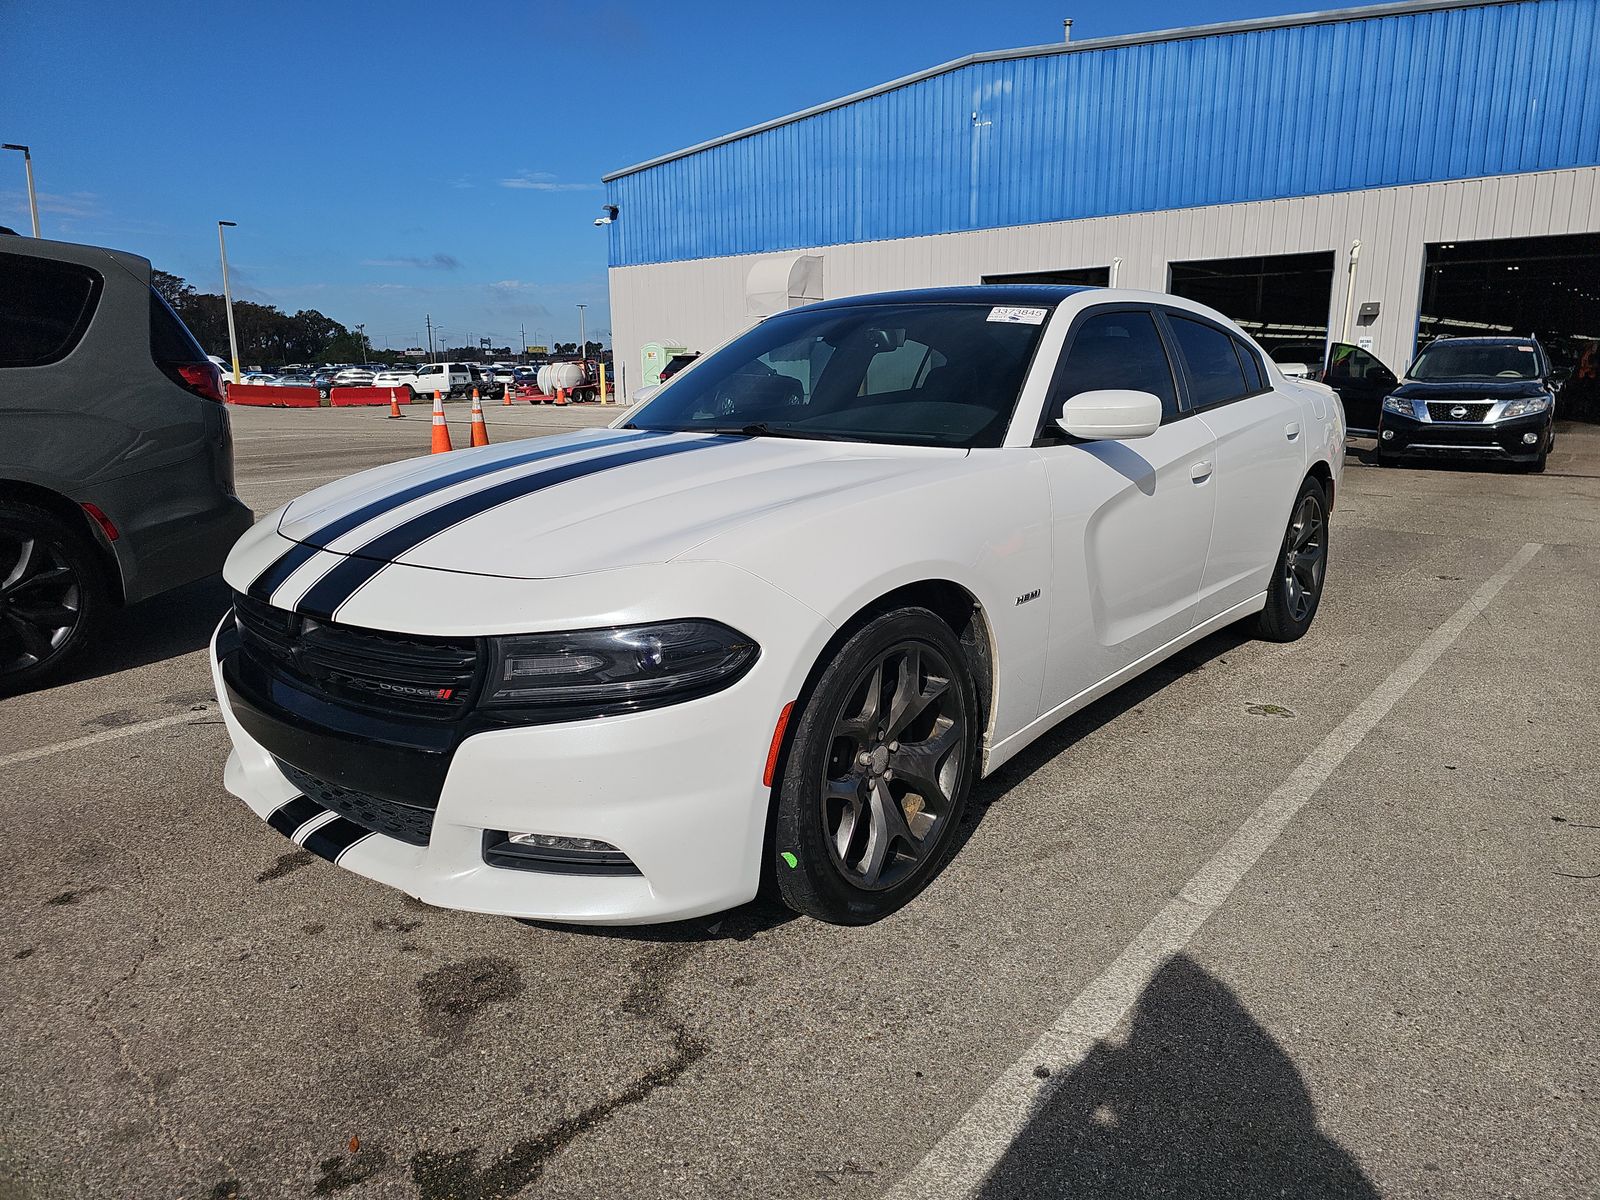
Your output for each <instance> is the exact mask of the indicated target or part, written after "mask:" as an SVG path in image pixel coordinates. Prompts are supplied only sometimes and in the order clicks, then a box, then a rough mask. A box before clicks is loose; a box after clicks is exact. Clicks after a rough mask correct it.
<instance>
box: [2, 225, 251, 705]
mask: <svg viewBox="0 0 1600 1200" xmlns="http://www.w3.org/2000/svg"><path fill="white" fill-rule="evenodd" d="M150 282H151V274H150V262H149V260H148V259H144V258H140V257H138V256H137V255H133V254H124V253H123V252H122V251H120V250H105V249H101V248H100V247H98V246H79V245H73V244H70V243H67V242H51V241H44V240H42V239H39V238H23V237H13V236H0V695H4V694H6V693H8V692H13V691H17V690H20V689H21V688H24V687H29V686H32V685H34V684H36V683H40V682H42V681H43V680H44V679H45V678H46V677H48V676H49V675H51V674H52V673H53V672H55V671H57V670H58V669H60V667H61V666H62V665H63V664H64V663H65V662H67V661H68V659H70V658H71V657H72V656H73V655H74V654H75V653H76V652H77V651H79V650H80V649H81V648H82V647H83V646H84V645H85V644H86V643H88V642H89V641H91V640H92V638H93V636H94V632H95V629H96V627H97V626H98V625H99V624H100V622H101V620H102V618H103V617H104V616H105V613H106V610H107V609H108V608H109V607H111V606H113V605H119V604H132V603H134V602H135V601H138V600H143V599H145V598H146V597H149V596H154V595H157V594H159V593H161V592H165V591H168V590H170V589H172V588H175V587H178V586H180V585H182V584H185V583H189V582H191V581H193V580H196V579H199V578H202V577H203V576H206V575H212V574H215V573H216V572H217V571H220V570H221V569H222V560H223V559H224V558H225V557H227V553H228V550H229V548H230V547H231V546H232V545H233V543H234V541H235V539H237V538H238V536H239V535H240V534H241V533H243V532H244V531H245V530H246V529H248V528H249V526H250V521H251V516H250V510H249V509H248V508H246V507H245V506H244V505H243V504H241V503H240V502H239V499H238V497H236V496H235V495H234V492H233V442H232V439H231V438H230V437H229V433H228V413H227V411H226V410H225V409H224V408H223V397H222V386H221V384H222V380H221V377H220V375H219V373H218V371H217V368H216V366H215V365H214V364H213V363H212V362H210V361H209V360H208V359H207V358H206V356H205V354H204V353H203V352H202V351H201V349H200V347H199V345H198V344H197V343H196V342H195V340H194V338H193V337H192V336H190V334H189V330H188V329H187V328H186V327H185V326H184V324H183V322H182V321H180V320H179V319H178V317H177V316H176V315H175V314H174V313H173V311H172V309H170V308H169V307H167V302H166V301H165V300H163V299H162V298H161V295H160V293H159V292H157V291H156V290H155V289H154V288H153V287H151V286H150Z"/></svg>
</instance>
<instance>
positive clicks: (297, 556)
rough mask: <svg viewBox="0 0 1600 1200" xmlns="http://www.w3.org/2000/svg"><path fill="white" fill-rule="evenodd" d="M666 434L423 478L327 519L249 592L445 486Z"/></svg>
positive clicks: (540, 451)
mask: <svg viewBox="0 0 1600 1200" xmlns="http://www.w3.org/2000/svg"><path fill="white" fill-rule="evenodd" d="M662 436H664V435H663V434H661V433H658V432H655V431H653V430H641V431H638V432H634V433H623V434H620V435H619V436H617V437H609V438H595V439H593V440H591V441H587V442H584V443H583V444H581V445H577V446H574V445H571V444H568V445H564V446H541V447H538V448H536V449H532V450H525V451H523V452H522V453H520V454H513V455H511V456H509V457H507V458H497V459H494V460H492V461H490V462H479V463H473V464H472V465H471V466H467V467H462V468H461V469H460V470H456V471H449V472H447V473H445V474H443V475H437V476H435V477H434V478H432V479H424V480H422V481H421V482H419V483H414V484H412V485H411V486H410V487H404V488H401V489H400V490H399V491H397V492H390V493H388V494H387V495H385V496H380V497H379V498H378V499H376V500H373V501H371V502H369V503H367V504H363V505H362V506H361V507H360V508H357V509H352V510H351V511H350V512H347V513H345V514H344V516H342V517H339V518H337V519H336V520H333V521H330V522H328V524H326V525H324V526H322V528H320V529H318V530H317V531H316V532H314V533H312V534H311V535H309V536H308V537H307V538H306V540H305V541H303V542H296V543H295V544H294V545H292V546H290V547H289V548H288V549H287V550H285V551H284V552H283V553H282V554H280V555H279V556H278V557H277V558H276V559H274V560H273V562H272V563H271V564H270V565H269V566H268V567H267V568H266V569H265V570H263V571H262V572H261V574H259V575H257V576H256V578H255V581H254V582H253V583H251V585H250V588H249V594H250V596H251V598H252V599H255V600H260V601H261V602H262V603H263V604H265V603H268V602H269V601H270V600H271V599H272V593H273V592H275V591H277V590H278V589H279V588H280V587H282V586H283V584H284V583H285V582H286V581H287V580H288V578H289V576H291V575H293V574H294V573H295V572H296V571H298V570H299V569H300V568H301V567H303V566H305V565H306V563H308V562H310V561H311V560H312V559H313V558H315V557H316V556H317V552H318V550H320V549H321V548H322V547H324V546H326V545H327V544H328V543H329V542H330V541H332V540H333V539H334V538H336V537H342V536H343V535H344V534H347V533H349V532H350V531H351V530H352V529H356V528H359V527H360V526H362V525H365V524H366V523H367V522H368V521H370V520H372V519H373V518H374V517H380V516H382V515H383V514H384V513H386V512H392V511H394V510H395V509H396V508H398V507H400V505H402V504H409V503H410V502H411V501H413V500H417V499H420V498H421V497H423V496H430V495H432V494H433V493H435V492H441V491H443V490H444V489H445V488H448V487H454V486H455V485H456V484H458V483H466V482H468V481H469V480H473V479H479V478H481V477H483V476H484V475H492V474H494V473H495V472H496V471H504V470H507V469H509V468H511V467H520V466H524V465H526V464H528V463H533V462H539V461H541V460H543V459H547V458H559V457H560V456H561V455H563V454H576V453H578V452H580V451H583V450H600V449H605V448H606V447H608V446H620V445H624V444H626V443H628V442H638V441H644V440H647V439H650V438H659V437H662Z"/></svg>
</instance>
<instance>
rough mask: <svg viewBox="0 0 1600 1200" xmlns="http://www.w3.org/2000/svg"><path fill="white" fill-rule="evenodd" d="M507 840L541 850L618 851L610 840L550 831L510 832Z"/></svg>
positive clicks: (585, 852)
mask: <svg viewBox="0 0 1600 1200" xmlns="http://www.w3.org/2000/svg"><path fill="white" fill-rule="evenodd" d="M506 841H508V842H510V843H511V844H512V845H513V846H533V847H535V848H537V849H540V850H576V851H578V852H579V853H582V854H594V853H596V852H599V853H601V854H604V853H606V852H607V851H609V852H610V853H612V854H615V853H617V848H616V847H615V846H613V845H612V844H611V843H610V842H602V841H600V840H599V839H597V838H575V837H556V836H554V835H553V834H548V833H508V834H506Z"/></svg>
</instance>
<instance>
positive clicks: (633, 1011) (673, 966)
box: [411, 943, 707, 1200]
mask: <svg viewBox="0 0 1600 1200" xmlns="http://www.w3.org/2000/svg"><path fill="white" fill-rule="evenodd" d="M698 948H699V947H698V946H697V945H696V944H694V943H678V944H671V945H665V946H661V947H658V948H656V949H655V950H653V951H651V952H650V953H649V954H647V955H645V956H644V958H643V959H642V960H641V961H640V963H639V965H638V968H637V972H638V978H637V979H636V980H635V982H634V985H633V986H632V987H631V988H630V989H629V990H628V993H627V995H626V996H625V997H624V998H623V1001H622V1010H623V1011H624V1012H626V1013H628V1014H630V1015H632V1016H636V1017H640V1018H642V1019H644V1020H648V1021H652V1022H654V1023H655V1024H656V1025H658V1026H660V1027H661V1028H662V1029H663V1030H664V1031H665V1032H666V1033H667V1035H668V1037H669V1038H670V1039H671V1044H672V1052H671V1053H670V1054H669V1055H668V1056H667V1060H666V1061H665V1062H664V1063H662V1064H661V1065H659V1066H657V1067H654V1068H652V1069H651V1070H649V1071H646V1072H645V1073H644V1074H643V1075H642V1076H640V1077H639V1078H638V1079H637V1080H635V1081H634V1082H633V1083H632V1084H630V1085H629V1086H628V1087H626V1088H625V1089H623V1090H622V1091H621V1092H618V1093H617V1094H615V1095H613V1096H610V1097H608V1098H606V1099H604V1100H600V1101H597V1102H596V1103H594V1104H590V1105H588V1106H587V1107H585V1108H583V1109H581V1110H580V1111H579V1112H578V1113H576V1114H575V1115H573V1116H571V1117H567V1118H564V1119H563V1120H560V1121H557V1122H556V1123H555V1124H553V1125H551V1126H550V1127H549V1128H548V1129H545V1130H544V1131H542V1132H540V1133H538V1134H535V1135H534V1136H533V1137H529V1138H524V1139H523V1140H522V1141H519V1142H517V1143H515V1144H514V1145H512V1146H511V1147H510V1149H508V1150H507V1151H506V1152H505V1153H504V1154H502V1155H500V1156H499V1157H498V1158H496V1159H495V1160H494V1161H493V1162H491V1163H490V1164H488V1165H487V1166H486V1167H484V1168H483V1169H482V1170H479V1169H477V1158H478V1148H477V1147H471V1148H468V1149H465V1150H455V1151H449V1152H437V1151H430V1150H423V1151H419V1152H418V1153H416V1154H414V1155H412V1157H411V1179H412V1182H414V1183H415V1184H416V1185H417V1192H418V1195H419V1196H420V1197H421V1200H497V1198H499V1197H505V1196H514V1195H516V1194H517V1193H518V1192H520V1191H521V1190H522V1189H523V1188H525V1187H527V1186H528V1185H529V1184H530V1183H532V1182H533V1181H534V1180H535V1179H537V1178H538V1177H539V1176H540V1175H541V1174H542V1173H543V1172H544V1168H545V1166H546V1164H547V1163H548V1162H549V1161H550V1160H551V1159H552V1158H553V1157H555V1156H556V1155H557V1154H559V1153H560V1152H561V1151H562V1150H564V1149H565V1148H566V1147H567V1146H569V1145H570V1144H571V1143H572V1142H574V1141H575V1140H577V1138H578V1137H580V1136H581V1135H583V1134H584V1133H587V1132H589V1131H590V1130H592V1129H595V1128H598V1127H599V1126H600V1125H602V1124H603V1123H604V1122H606V1121H607V1120H609V1119H610V1118H611V1117H613V1116H615V1115H616V1114H617V1113H618V1112H620V1111H621V1110H622V1109H625V1108H627V1107H629V1106H630V1105H634V1104H638V1103H640V1102H641V1101H643V1100H646V1099H648V1098H649V1097H650V1095H651V1094H653V1093H654V1092H655V1091H656V1090H657V1089H659V1088H664V1087H671V1086H672V1085H673V1084H674V1083H676V1082H677V1080H678V1078H679V1077H680V1076H681V1075H683V1073H684V1072H685V1071H687V1070H688V1069H689V1068H690V1067H692V1066H694V1064H695V1063H697V1062H699V1061H700V1059H702V1058H704V1057H705V1055H706V1052H707V1047H706V1045H705V1044H704V1043H703V1042H701V1041H699V1040H698V1039H697V1038H695V1037H694V1036H692V1035H691V1034H690V1033H689V1031H688V1029H687V1028H686V1027H685V1025H684V1023H683V1022H682V1021H681V1020H679V1019H677V1018H675V1017H672V1016H670V1015H668V1014H667V1013H665V1012H664V1011H663V1010H664V1008H665V998H664V993H665V991H666V988H667V985H668V984H669V983H670V982H671V980H672V978H673V976H674V975H676V974H677V973H678V971H679V970H681V969H682V967H683V965H684V964H685V963H686V962H687V961H688V960H689V958H690V956H691V955H692V954H693V953H694V952H695V951H696V950H697V949H698Z"/></svg>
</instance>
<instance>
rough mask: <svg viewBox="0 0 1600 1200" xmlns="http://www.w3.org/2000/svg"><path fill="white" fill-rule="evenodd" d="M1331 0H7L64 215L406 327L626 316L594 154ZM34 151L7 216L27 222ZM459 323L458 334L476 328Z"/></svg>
mask: <svg viewBox="0 0 1600 1200" xmlns="http://www.w3.org/2000/svg"><path fill="white" fill-rule="evenodd" d="M1316 7H1319V5H1318V4H1316V3H1313V2H1311V0H1299V2H1295V0H1287V2H1286V0H1120V2H1119V3H1116V4H1106V3H1104V2H1103V0H1102V2H1097V3H1094V4H1090V5H1081V6H1080V5H1078V4H1075V3H1074V2H1073V0H1057V2H1056V3H1052V4H1042V3H993V2H990V3H982V2H974V0H966V2H964V3H958V2H955V0H914V2H911V0H854V2H838V0H807V2H806V3H803V4H789V3H771V2H761V0H757V2H755V3H749V2H746V3H713V2H710V0H680V2H678V3H673V4H670V5H668V4H646V3H624V2H620V0H591V2H588V3H572V2H568V0H549V2H546V3H520V4H517V3H499V2H490V3H473V2H470V0H469V2H467V3H457V4H439V3H429V4H422V3H411V2H409V0H391V2H388V3H382V4H379V3H371V4H354V3H340V2H339V0H323V2H322V3H315V4H313V3H303V2H301V0H271V2H269V3H249V4H246V3H239V2H237V0H205V2H202V0H141V2H140V3H137V4H127V3H118V2H116V0H99V2H97V3H96V2H86V0H0V27H3V28H4V29H5V38H4V47H3V49H0V141H7V142H20V143H26V144H29V145H31V146H32V147H33V152H34V160H35V161H34V166H35V170H36V172H37V185H38V190H39V193H40V199H41V205H40V207H41V219H42V222H43V225H44V234H45V236H46V237H57V238H61V239H64V240H69V241H84V242H94V243H100V244H105V245H112V246H117V247H120V248H123V249H127V250H132V251H135V252H137V253H139V254H143V255H145V256H146V257H147V258H149V259H151V261H152V262H154V263H155V265H156V266H158V267H161V268H163V269H165V270H169V271H174V272H176V273H177V274H179V275H182V276H184V277H185V278H187V279H188V280H190V282H192V283H194V284H195V285H196V286H197V287H199V288H200V289H201V290H211V291H220V290H221V287H220V282H221V272H220V269H219V267H218V264H217V245H216V225H215V222H216V221H217V219H218V218H223V219H227V220H233V221H237V222H239V228H238V229H236V230H230V231H229V244H228V252H229V265H230V268H232V273H233V276H234V285H235V295H236V296H242V297H247V298H250V299H255V300H260V301H262V302H264V303H271V304H276V305H278V306H279V307H280V308H283V309H285V310H286V311H291V312H292V311H294V310H295V309H299V308H315V309H319V310H320V311H322V312H323V313H325V314H327V315H328V316H330V317H333V318H335V319H336V320H339V321H342V322H344V323H345V324H347V325H352V326H353V325H355V324H356V323H358V322H365V324H366V327H367V335H368V337H369V338H371V339H372V342H373V344H374V345H375V346H379V347H382V346H384V345H385V344H387V345H389V346H391V347H396V348H398V347H403V346H406V345H414V344H416V343H415V342H414V341H413V338H414V337H415V336H416V335H418V334H420V333H421V332H422V329H423V317H424V314H431V315H432V317H433V320H434V322H435V323H436V324H438V325H442V326H444V328H445V330H446V333H447V335H448V337H449V339H450V340H451V342H452V343H453V344H460V343H461V342H464V341H465V338H466V335H468V334H472V335H473V336H491V337H493V338H494V339H495V344H496V345H506V344H513V343H514V342H515V340H516V338H517V336H518V331H519V328H520V327H522V326H526V328H527V332H528V340H529V341H530V342H535V341H557V340H560V341H575V340H576V339H577V310H576V308H575V307H574V306H575V305H576V304H578V303H579V302H584V303H587V304H589V306H590V307H589V310H588V318H589V329H590V331H591V335H592V334H593V332H594V331H596V330H600V331H606V330H607V329H608V326H609V319H608V315H607V296H606V267H605V263H606V255H605V249H606V248H605V237H604V234H603V232H602V231H601V230H598V229H595V228H594V227H593V224H592V222H593V220H594V218H595V217H596V216H597V215H599V206H600V204H601V203H602V202H603V200H604V192H603V191H602V189H601V186H600V182H599V180H600V176H601V175H602V174H604V173H605V172H607V171H611V170H615V169H617V168H619V167H623V166H627V165H629V164H631V163H634V162H638V161H640V160H641V159H645V158H650V157H652V156H654V155H656V154H661V153H664V152H666V151H669V150H674V149H678V148H680V147H683V146H687V145H690V144H692V143H694V142H698V141H702V140H704V139H706V138H709V137H714V136H716V135H718V134H721V133H727V132H730V131H732V130H734V129H737V128H740V127H742V126H745V125H749V124H752V123H754V122H756V121H761V120H765V119H766V118H769V117H774V116H780V115H782V114H784V113H787V112H792V111H794V110H796V109H799V108H804V107H806V106H808V105H811V104H815V103H818V102H820V101H823V100H828V99H831V98H833V97H836V96H840V95H844V94H846V93H849V92H852V91H856V90H859V89H860V88H863V87H869V86H871V85H873V84H876V83H881V82H884V81H885V80H888V79H891V78H894V77H895V76H898V75H904V74H906V73H908V72H911V71H915V70H918V69H921V68H923V67H928V66H932V65H934V64H936V63H940V62H944V61H947V60H949V59H952V58H958V57H960V56H961V55H963V54H968V53H971V52H973V51H975V50H991V49H999V48H1003V47H1010V46H1027V45H1037V44H1040V43H1043V42H1052V41H1055V40H1057V39H1058V38H1059V37H1060V35H1061V18H1062V17H1063V16H1072V17H1073V18H1074V19H1075V23H1074V25H1073V37H1074V40H1079V39H1083V38H1088V37H1096V36H1104V35H1107V34H1114V33H1127V32H1134V31H1140V30H1150V29H1165V28H1170V27H1172V26H1176V25H1188V24H1196V23H1200V22H1206V21H1221V20H1232V19H1236V18H1241V17H1251V16H1264V15H1269V14H1277V13H1286V12H1297V11H1305V10H1308V9H1312V8H1316ZM27 221H28V217H27V208H26V201H25V193H24V189H23V173H22V161H21V156H20V155H17V154H13V153H7V154H4V155H0V224H4V225H10V226H11V227H13V228H15V229H17V230H18V231H19V232H24V233H26V232H27V229H28V225H27ZM457 339H460V341H457Z"/></svg>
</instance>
